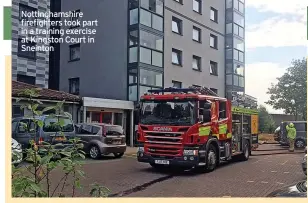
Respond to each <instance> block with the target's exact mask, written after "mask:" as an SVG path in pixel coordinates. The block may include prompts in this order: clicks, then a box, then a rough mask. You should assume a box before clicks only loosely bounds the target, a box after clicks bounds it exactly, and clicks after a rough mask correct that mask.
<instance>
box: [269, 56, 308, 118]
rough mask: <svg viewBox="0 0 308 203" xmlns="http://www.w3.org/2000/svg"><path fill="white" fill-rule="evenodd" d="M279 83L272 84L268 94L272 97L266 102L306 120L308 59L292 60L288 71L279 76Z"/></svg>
mask: <svg viewBox="0 0 308 203" xmlns="http://www.w3.org/2000/svg"><path fill="white" fill-rule="evenodd" d="M277 80H278V82H277V84H275V85H274V84H272V85H271V87H270V88H269V89H268V92H267V94H269V95H270V99H269V100H268V101H267V102H266V104H269V105H271V106H272V107H273V108H274V109H283V110H284V112H285V113H286V114H292V115H294V116H295V117H296V118H297V117H298V116H301V117H302V119H304V120H306V113H307V59H305V58H304V59H301V60H299V59H297V60H293V61H292V62H291V67H289V68H288V69H287V72H286V73H285V74H284V75H283V76H281V77H279V78H277Z"/></svg>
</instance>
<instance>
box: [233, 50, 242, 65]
mask: <svg viewBox="0 0 308 203" xmlns="http://www.w3.org/2000/svg"><path fill="white" fill-rule="evenodd" d="M233 59H234V60H237V61H240V62H243V63H244V52H242V51H239V50H236V49H234V50H233Z"/></svg>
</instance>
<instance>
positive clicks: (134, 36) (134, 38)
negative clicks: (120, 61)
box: [129, 30, 139, 46]
mask: <svg viewBox="0 0 308 203" xmlns="http://www.w3.org/2000/svg"><path fill="white" fill-rule="evenodd" d="M138 40H139V37H138V31H137V30H134V31H130V33H129V46H134V45H138Z"/></svg>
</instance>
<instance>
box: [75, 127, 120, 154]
mask: <svg viewBox="0 0 308 203" xmlns="http://www.w3.org/2000/svg"><path fill="white" fill-rule="evenodd" d="M76 128H77V132H76V136H77V137H78V138H80V139H81V140H82V141H84V142H85V143H84V151H85V152H86V153H87V154H89V155H90V157H91V158H92V159H98V158H100V157H101V156H102V155H108V154H113V155H114V156H115V157H116V158H120V157H122V156H123V155H124V153H125V151H126V138H125V134H124V130H123V128H122V127H121V126H118V125H110V124H104V123H81V124H78V125H76Z"/></svg>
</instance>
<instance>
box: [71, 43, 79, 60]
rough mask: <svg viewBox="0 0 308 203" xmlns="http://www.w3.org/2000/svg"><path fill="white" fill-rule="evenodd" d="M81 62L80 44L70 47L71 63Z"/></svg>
mask: <svg viewBox="0 0 308 203" xmlns="http://www.w3.org/2000/svg"><path fill="white" fill-rule="evenodd" d="M78 60H80V44H73V45H70V61H78Z"/></svg>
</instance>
